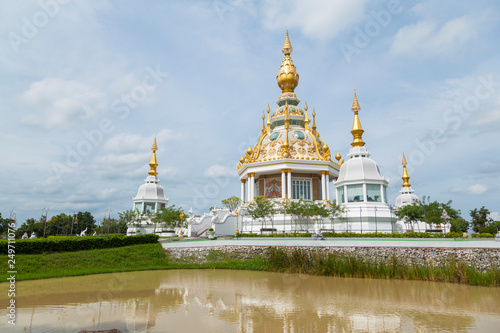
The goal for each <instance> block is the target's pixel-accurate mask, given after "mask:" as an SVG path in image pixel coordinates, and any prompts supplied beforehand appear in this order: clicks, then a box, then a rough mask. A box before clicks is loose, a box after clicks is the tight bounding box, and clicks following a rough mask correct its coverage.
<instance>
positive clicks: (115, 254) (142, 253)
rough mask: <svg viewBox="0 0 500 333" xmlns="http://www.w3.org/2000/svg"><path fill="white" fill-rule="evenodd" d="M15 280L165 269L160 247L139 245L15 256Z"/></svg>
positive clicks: (3, 268)
mask: <svg viewBox="0 0 500 333" xmlns="http://www.w3.org/2000/svg"><path fill="white" fill-rule="evenodd" d="M7 259H8V258H7V256H5V259H4V260H2V262H1V271H0V281H6V278H7V277H8V275H9V274H7V270H8V269H7ZM15 260H16V270H17V274H16V280H18V281H20V280H33V279H43V278H50V277H60V276H74V275H87V274H98V273H111V272H123V271H139V270H149V269H164V268H168V265H167V261H166V259H165V252H164V251H163V248H162V247H161V244H159V243H156V244H141V245H132V246H125V247H119V248H111V249H102V250H87V251H76V252H60V253H47V254H18V255H16V257H15Z"/></svg>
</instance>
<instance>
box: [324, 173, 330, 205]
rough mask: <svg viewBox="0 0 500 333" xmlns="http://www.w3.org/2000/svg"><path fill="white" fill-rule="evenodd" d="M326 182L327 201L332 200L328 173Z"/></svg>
mask: <svg viewBox="0 0 500 333" xmlns="http://www.w3.org/2000/svg"><path fill="white" fill-rule="evenodd" d="M325 180H326V200H330V175H329V172H328V171H327V172H326V175H325Z"/></svg>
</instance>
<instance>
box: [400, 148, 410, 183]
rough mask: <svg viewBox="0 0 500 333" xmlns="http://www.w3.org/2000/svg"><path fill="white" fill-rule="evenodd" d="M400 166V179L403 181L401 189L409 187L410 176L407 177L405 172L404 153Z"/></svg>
mask: <svg viewBox="0 0 500 333" xmlns="http://www.w3.org/2000/svg"><path fill="white" fill-rule="evenodd" d="M401 164H402V165H403V177H401V179H403V187H411V186H410V183H409V180H410V176H408V171H407V170H406V164H407V163H406V158H405V154H404V153H403V161H402V162H401Z"/></svg>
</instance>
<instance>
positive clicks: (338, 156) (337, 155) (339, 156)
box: [335, 152, 342, 161]
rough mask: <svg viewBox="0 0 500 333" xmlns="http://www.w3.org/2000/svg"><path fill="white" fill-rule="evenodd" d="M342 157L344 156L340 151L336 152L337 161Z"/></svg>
mask: <svg viewBox="0 0 500 333" xmlns="http://www.w3.org/2000/svg"><path fill="white" fill-rule="evenodd" d="M341 158H342V155H340V153H339V152H337V154H335V159H336V160H337V161H340V159H341Z"/></svg>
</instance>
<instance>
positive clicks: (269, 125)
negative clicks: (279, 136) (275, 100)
mask: <svg viewBox="0 0 500 333" xmlns="http://www.w3.org/2000/svg"><path fill="white" fill-rule="evenodd" d="M269 112H271V109H270V108H269V103H268V104H267V133H271V119H270V118H269Z"/></svg>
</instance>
